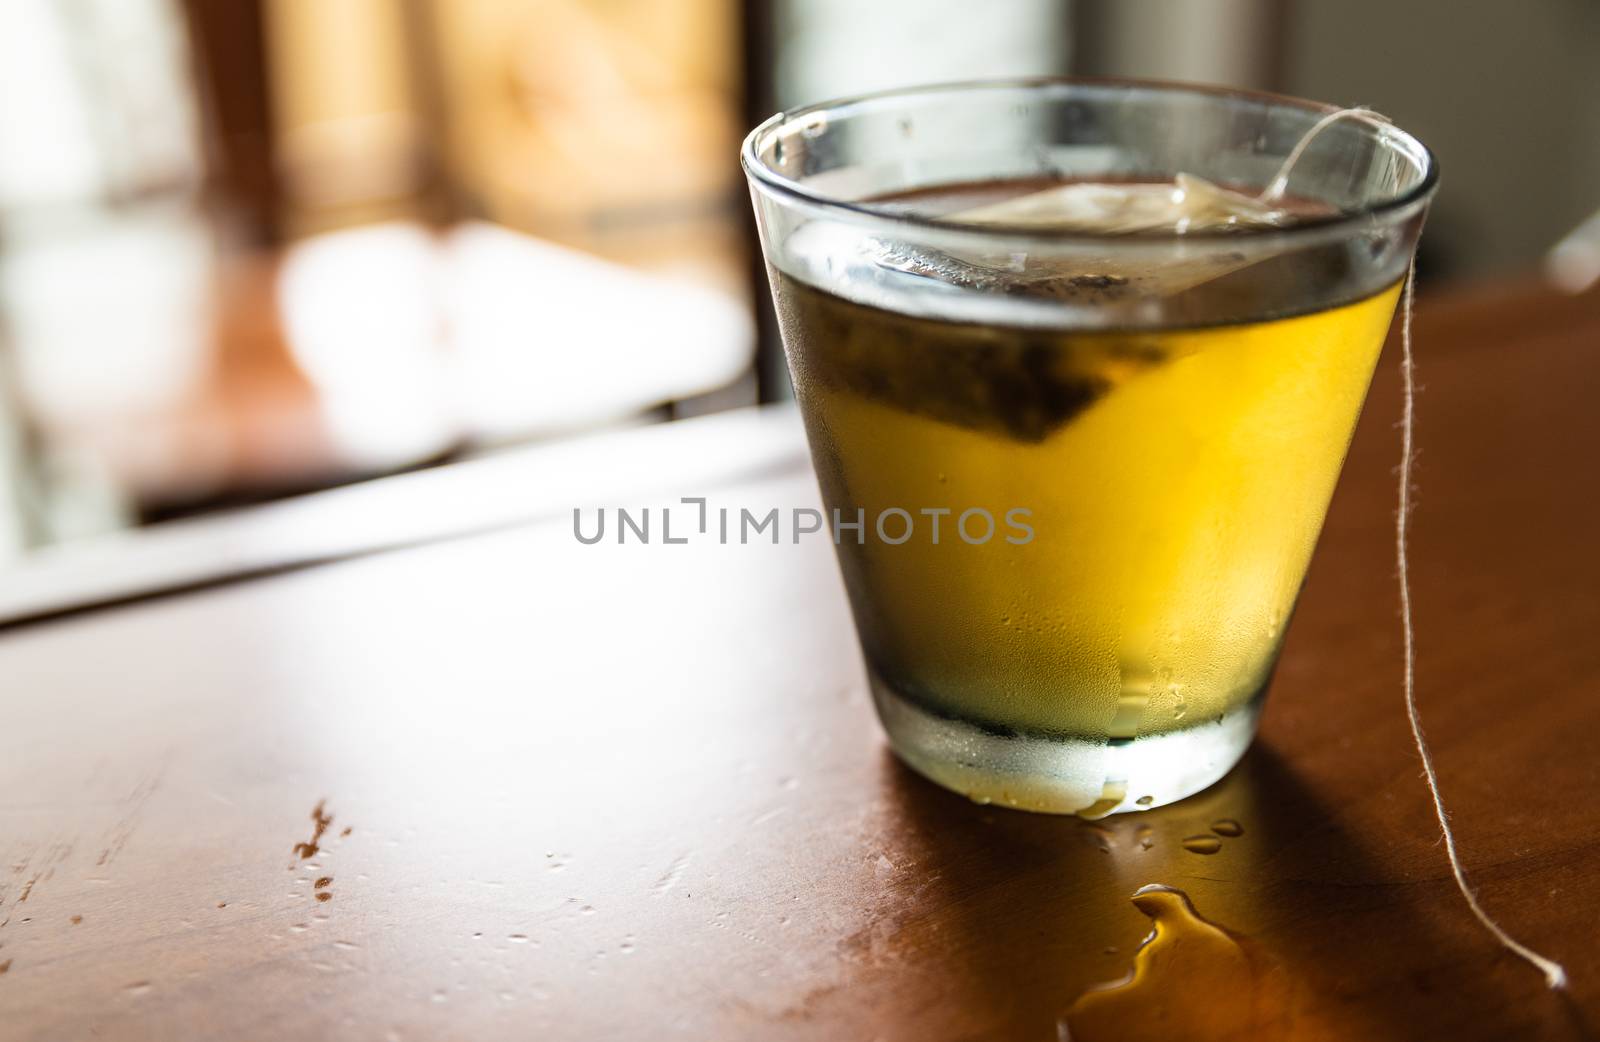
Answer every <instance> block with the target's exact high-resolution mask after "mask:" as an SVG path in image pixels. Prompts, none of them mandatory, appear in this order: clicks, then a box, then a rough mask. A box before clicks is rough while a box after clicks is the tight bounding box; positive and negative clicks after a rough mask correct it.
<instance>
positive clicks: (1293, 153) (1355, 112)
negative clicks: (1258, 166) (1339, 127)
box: [1256, 105, 1394, 203]
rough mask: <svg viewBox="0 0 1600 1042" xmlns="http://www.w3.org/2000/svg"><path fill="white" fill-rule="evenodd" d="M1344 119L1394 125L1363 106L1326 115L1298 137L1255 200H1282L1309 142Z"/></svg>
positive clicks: (1374, 124)
mask: <svg viewBox="0 0 1600 1042" xmlns="http://www.w3.org/2000/svg"><path fill="white" fill-rule="evenodd" d="M1345 119H1353V120H1355V121H1356V122H1358V123H1367V124H1370V125H1371V126H1375V127H1383V126H1392V125H1393V123H1394V121H1393V120H1391V119H1390V118H1389V117H1388V116H1385V115H1384V114H1383V113H1381V112H1375V111H1373V110H1372V109H1369V108H1367V107H1366V106H1365V105H1357V106H1355V107H1354V108H1348V109H1336V110H1334V111H1333V112H1330V113H1328V114H1327V115H1325V116H1323V117H1322V118H1321V119H1319V120H1317V121H1316V122H1315V123H1313V124H1312V125H1311V129H1310V130H1308V131H1306V132H1305V133H1304V134H1302V135H1301V136H1300V140H1299V141H1296V142H1295V144H1294V148H1292V149H1290V150H1289V154H1288V155H1287V156H1285V157H1284V158H1283V165H1282V166H1280V167H1278V172H1277V173H1276V174H1274V175H1273V177H1272V180H1270V181H1268V182H1267V187H1266V188H1264V189H1262V190H1261V194H1260V195H1259V196H1257V197H1256V198H1257V199H1259V200H1260V201H1261V202H1264V203H1270V202H1273V201H1275V200H1277V199H1280V198H1282V197H1283V193H1284V192H1285V191H1286V190H1287V189H1288V187H1289V174H1290V172H1291V171H1293V170H1294V168H1295V164H1297V163H1299V162H1300V157H1301V156H1303V155H1305V151H1306V149H1307V148H1309V147H1310V146H1311V142H1313V141H1315V140H1316V138H1317V135H1319V134H1321V133H1322V132H1323V131H1324V130H1327V129H1328V128H1329V127H1331V126H1333V125H1334V124H1335V123H1338V122H1339V121H1340V120H1345Z"/></svg>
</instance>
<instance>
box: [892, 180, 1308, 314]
mask: <svg viewBox="0 0 1600 1042" xmlns="http://www.w3.org/2000/svg"><path fill="white" fill-rule="evenodd" d="M944 219H945V220H947V221H952V222H958V223H961V224H971V225H973V226H975V227H980V228H981V227H994V226H1000V227H1007V228H1019V229H1051V230H1061V231H1081V232H1088V233H1093V234H1097V235H1107V234H1110V235H1119V236H1120V235H1126V236H1128V237H1129V238H1130V239H1131V240H1133V241H1131V242H1119V243H1116V244H1115V245H1113V246H1107V247H1104V248H1101V249H1096V248H1095V246H1094V245H1093V243H1092V242H1091V243H1085V244H1075V245H1072V246H1071V247H1069V248H1063V249H1060V250H1053V249H1052V250H1042V251H1041V250H1031V251H1017V252H1002V251H1001V250H1000V249H999V248H996V249H993V250H990V249H985V248H954V249H950V250H946V251H934V250H928V249H923V248H917V249H910V248H907V247H904V246H899V245H896V244H892V243H882V244H880V246H879V249H878V254H877V256H876V257H875V258H874V259H875V261H876V262H877V263H878V264H879V265H880V266H882V267H886V268H890V269H892V270H895V271H899V272H902V273H905V274H911V275H921V276H925V277H928V278H932V279H936V280H939V281H942V282H947V283H951V284H953V285H957V286H963V287H966V288H969V289H981V290H989V291H998V292H1002V293H1005V294H1006V295H1008V296H1017V297H1035V298H1041V299H1049V300H1054V301H1058V302H1061V303H1066V304H1078V305H1083V306H1104V305H1108V304H1117V303H1121V302H1124V301H1134V300H1139V299H1151V298H1161V297H1167V296H1172V295H1173V294H1176V293H1181V292H1183V291H1184V290H1187V289H1193V288H1194V287H1195V286H1198V285H1200V284H1202V283H1205V282H1209V281H1211V280H1212V279H1215V278H1220V277H1221V276H1223V275H1226V274H1228V273H1229V272H1232V271H1237V270H1238V269H1240V268H1242V267H1245V266H1247V265H1249V264H1254V263H1256V262H1257V261H1260V260H1263V259H1265V258H1266V257H1267V256H1270V254H1269V253H1266V252H1264V251H1263V250H1262V248H1261V246H1260V244H1259V243H1257V244H1252V245H1251V246H1250V247H1249V248H1248V249H1246V248H1243V247H1244V244H1243V243H1241V248H1239V249H1219V248H1217V246H1216V244H1215V243H1210V244H1208V245H1206V246H1205V247H1204V248H1193V249H1191V248H1187V246H1186V244H1182V243H1179V244H1177V245H1174V244H1173V243H1172V241H1171V240H1170V239H1166V238H1163V239H1161V240H1159V241H1158V240H1155V239H1150V240H1148V241H1147V242H1146V243H1145V244H1140V243H1139V242H1138V241H1137V239H1138V236H1139V235H1140V234H1141V233H1143V234H1147V235H1148V233H1152V232H1175V233H1177V234H1178V235H1183V234H1186V233H1189V232H1194V231H1202V230H1205V231H1214V230H1217V229H1230V230H1237V231H1239V232H1241V233H1244V232H1249V231H1251V230H1259V229H1262V228H1275V227H1282V226H1284V225H1287V224H1289V223H1291V222H1292V221H1293V220H1294V214H1293V213H1292V212H1291V211H1290V210H1289V209H1288V208H1286V207H1284V206H1282V205H1281V204H1276V203H1268V202H1264V201H1262V200H1261V199H1258V198H1255V197H1252V196H1249V195H1245V194H1244V193H1242V192H1235V191H1232V190H1230V189H1227V188H1223V187H1221V186H1220V185H1216V184H1213V183H1212V182H1210V181H1207V180H1206V179H1205V178H1202V177H1197V176H1195V175H1194V174H1185V173H1180V174H1178V175H1177V176H1176V177H1175V178H1173V180H1171V181H1165V182H1155V183H1151V182H1120V183H1119V182H1092V181H1081V182H1072V183H1069V184H1061V185H1053V186H1051V187H1049V188H1045V189H1042V190H1040V191H1037V192H1030V193H1028V194H1026V195H1021V196H1017V197H1016V198H1013V199H1006V200H1003V201H1001V202H998V203H990V204H986V205H984V206H978V207H974V208H972V209H968V210H959V211H956V212H955V213H951V214H946V215H944ZM1241 238H1243V236H1241Z"/></svg>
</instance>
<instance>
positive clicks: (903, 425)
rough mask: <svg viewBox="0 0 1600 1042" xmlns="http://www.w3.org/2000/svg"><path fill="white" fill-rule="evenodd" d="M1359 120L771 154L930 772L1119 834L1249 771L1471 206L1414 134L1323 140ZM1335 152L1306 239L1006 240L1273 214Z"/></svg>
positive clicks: (1135, 103)
mask: <svg viewBox="0 0 1600 1042" xmlns="http://www.w3.org/2000/svg"><path fill="white" fill-rule="evenodd" d="M1330 111H1332V109H1331V107H1330V106H1326V105H1320V104H1316V103H1312V102H1308V101H1300V100H1295V99H1292V98H1285V97H1278V96H1272V95H1265V94H1257V93H1248V92H1243V91H1235V90H1222V89H1212V88H1206V87H1196V86H1180V85H1164V84H1152V83H1138V82H1114V81H1073V80H1027V81H1006V82H979V83H966V84H956V85H947V86H932V87H921V88H915V89H907V90H897V91H890V92H886V93H880V94H872V95H867V96H863V97H856V98H850V99H845V100H840V101H834V102H828V103H825V104H821V105H814V106H810V107H807V108H802V109H798V110H795V111H792V112H785V113H780V114H778V115H776V116H774V117H772V118H771V119H769V120H768V121H766V122H765V123H763V124H762V125H761V126H759V127H757V128H756V129H755V130H754V131H752V132H751V134H750V135H749V137H748V138H747V139H746V140H745V143H744V147H743V150H742V160H743V164H744V168H745V172H746V174H747V177H748V179H749V184H750V189H751V195H752V198H753V200H754V204H755V211H756V217H757V224H758V226H759V229H760V234H761V244H762V249H763V252H764V255H765V258H766V262H767V267H768V272H769V275H770V278H771V282H772V290H773V298H774V301H775V304H776V309H777V315H778V320H779V325H780V327H781V330H782V333H783V339H784V347H785V352H786V356H787V359H788V363H789V371H790V375H791V377H792V379H793V383H794V388H795V393H796V397H797V398H798V400H799V406H800V411H801V414H802V416H803V418H804V421H805V426H806V431H807V436H808V440H809V442H810V447H811V453H812V457H813V460H814V463H815V466H816V471H817V476H818V479H819V482H820V485H821V488H822V493H823V497H824V500H825V505H826V507H827V512H828V515H829V521H830V524H829V530H830V531H831V532H832V534H833V537H834V539H835V542H836V543H837V544H838V558H839V564H840V567H841V570H842V572H843V575H844V579H845V585H846V588H847V590H848V592H849V597H850V603H851V607H852V610H853V613H854V617H855V621H856V629H857V633H858V634H859V637H860V641H861V647H862V650H863V653H864V656H865V661H866V667H867V672H868V676H869V680H870V683H871V687H872V692H873V697H874V701H875V703H876V706H877V710H878V714H879V717H880V719H881V720H882V722H883V725H884V728H885V730H886V731H887V733H888V736H889V741H890V743H891V745H892V746H893V748H894V751H895V752H896V753H897V754H898V755H899V756H900V757H901V758H902V759H903V760H904V761H905V762H906V763H907V764H909V765H910V766H911V767H912V768H914V769H915V770H916V771H918V772H920V773H922V774H923V775H926V776H927V777H928V778H931V779H932V780H934V781H936V782H938V783H939V784H941V785H944V786H947V787H949V788H951V789H954V790H956V791H957V792H961V793H964V794H966V795H968V796H970V797H971V798H972V799H974V800H976V801H978V802H980V803H988V802H994V803H999V804H1005V805H1009V806H1014V807H1021V808H1027V809H1032V810H1040V811H1050V812H1057V813H1078V814H1082V815H1085V816H1100V815H1104V814H1108V813H1114V812H1119V811H1130V810H1139V809H1144V808H1149V807H1156V806H1160V805H1162V804H1165V803H1169V802H1171V801H1173V800H1177V799H1181V798H1182V797H1184V796H1187V795H1189V794H1191V793H1193V792H1196V791H1198V790H1200V789H1202V788H1204V787H1206V786H1207V785H1210V784H1211V783H1212V782H1214V781H1216V780H1217V779H1218V778H1220V777H1221V776H1222V775H1223V774H1225V773H1226V772H1227V771H1228V770H1229V768H1231V767H1232V766H1233V764H1234V763H1235V762H1237V761H1238V759H1239V757H1240V756H1241V755H1243V753H1244V750H1245V748H1246V747H1247V746H1248V745H1249V743H1250V740H1251V738H1252V736H1253V735H1254V732H1255V727H1256V721H1257V718H1258V717H1259V714H1260V711H1261V705H1262V699H1263V696H1264V694H1265V691H1266V688H1267V684H1268V681H1269V679H1270V676H1271V673H1272V669H1273V666H1274V663H1275V662H1276V659H1277V656H1278V651H1279V648H1280V647H1281V645H1282V641H1283V636H1284V631H1285V628H1286V627H1287V625H1288V621H1289V616H1290V614H1291V612H1292V610H1293V608H1294V603H1295V599H1296V597H1297V595H1298V593H1299V590H1300V586H1301V583H1302V580H1303V579H1304V576H1305V572H1306V566H1307V564H1308V562H1309V561H1310V558H1311V554H1312V550H1313V548H1314V546H1315V543H1316V540H1317V536H1318V534H1319V532H1320V530H1321V527H1322V523H1323V517H1324V514H1325V512H1326V509H1327V505H1328V500H1329V497H1330V496H1331V495H1332V493H1333V489H1334V485H1335V482H1336V480H1337V478H1338V474H1339V470H1340V467H1341V466H1342V464H1343V460H1344V455H1345V451H1346V449H1347V447H1348V444H1349V440H1350V435H1351V431H1352V428H1353V427H1354V424H1355V421H1356V418H1357V416H1358V414H1359V412H1360V409H1361V405H1362V402H1363V400H1364V398H1365V395H1366V391H1367V386H1368V384H1369V382H1370V380H1371V376H1372V372H1373V367H1374V365H1375V363H1376V361H1377V357H1378V354H1379V350H1380V348H1381V347H1382V344H1383V341H1384V338H1385V334H1386V332H1387V330H1388V328H1389V324H1390V321H1391V317H1392V315H1393V313H1394V310H1395V305H1396V302H1397V300H1398V298H1399V296H1400V291H1401V285H1402V283H1403V281H1404V278H1405V276H1406V273H1407V270H1408V265H1409V263H1410V260H1411V256H1412V252H1413V249H1414V247H1415V245H1416V241H1417V236H1418V234H1419V232H1420V230H1421V226H1422V221H1423V216H1424V212H1425V210H1426V207H1427V204H1428V201H1429V199H1430V197H1431V196H1432V193H1433V190H1434V186H1435V183H1436V181H1437V169H1436V164H1435V162H1434V160H1433V158H1432V156H1431V155H1430V154H1429V152H1428V150H1427V149H1426V148H1425V147H1424V146H1423V145H1422V144H1421V143H1420V142H1418V141H1417V139H1416V138H1414V137H1412V136H1411V135H1410V134H1407V133H1405V132H1404V131H1402V130H1400V129H1398V128H1396V127H1394V126H1392V125H1388V124H1386V123H1382V122H1379V121H1376V120H1372V119H1368V118H1359V117H1358V118H1350V119H1340V120H1336V121H1333V122H1330V123H1328V124H1327V125H1326V126H1324V127H1322V128H1321V129H1320V130H1319V131H1318V132H1317V133H1316V134H1314V135H1312V136H1310V137H1309V138H1308V137H1307V133H1308V131H1310V130H1311V129H1312V128H1313V127H1314V126H1316V125H1317V124H1318V122H1319V121H1320V120H1322V118H1323V117H1324V116H1325V115H1327V114H1328V113H1329V112H1330ZM1302 141H1304V147H1303V149H1302V151H1301V153H1300V154H1299V155H1298V156H1297V157H1296V159H1295V161H1294V163H1293V164H1292V166H1291V167H1290V168H1289V169H1288V170H1287V180H1286V190H1285V191H1284V192H1283V193H1282V196H1281V198H1277V199H1275V204H1276V205H1278V206H1279V207H1280V208H1281V213H1280V215H1279V217H1278V218H1277V219H1275V223H1259V222H1250V221H1244V222H1231V223H1230V222H1225V221H1224V222H1219V221H1215V220H1212V221H1196V222H1194V223H1192V224H1190V225H1188V226H1179V225H1178V224H1168V225H1165V226H1161V227H1154V228H1140V229H1136V230H1133V231H1126V230H1117V229H1115V228H1113V227H1111V226H1106V227H1099V226H1095V225H1092V224H1091V225H1090V226H1088V227H1084V226H1083V222H1081V221H1080V222H1078V225H1076V226H1073V227H1063V226H1060V225H1052V224H1051V223H1050V222H1049V220H1048V219H1046V220H1043V221H1041V220H1039V219H1038V218H1037V213H1032V211H1030V210H1029V209H1028V207H1027V206H1026V205H1024V206H1022V207H1021V208H1020V209H1018V208H1016V204H1013V210H1012V211H1009V212H1011V213H1013V214H1014V215H1015V216H1013V217H1009V218H1008V217H1006V216H1004V214H1005V213H1006V212H1008V211H1005V210H1004V209H1002V210H999V211H997V210H994V209H992V207H993V205H994V204H995V203H996V202H997V201H1003V200H1007V199H1020V198H1021V197H1022V196H1024V195H1026V194H1028V193H1030V192H1043V191H1045V190H1046V189H1049V188H1051V187H1052V186H1060V185H1062V184H1063V183H1073V182H1079V183H1084V182H1086V183H1095V184H1101V185H1105V186H1108V187H1107V188H1106V189H1105V191H1110V192H1113V193H1116V192H1118V191H1131V190H1132V188H1130V186H1137V185H1141V184H1143V185H1150V184H1154V183H1172V184H1176V183H1178V182H1177V181H1175V178H1178V175H1186V176H1189V177H1199V178H1203V179H1205V181H1206V182H1209V183H1211V184H1214V185H1217V186H1221V187H1222V188H1223V189H1225V190H1227V191H1231V192H1234V193H1239V195H1242V196H1250V197H1256V196H1259V195H1260V194H1261V193H1263V192H1265V191H1267V189H1268V187H1269V185H1271V184H1272V182H1273V181H1274V179H1275V178H1276V177H1277V175H1278V174H1279V172H1280V169H1281V168H1282V167H1283V165H1284V161H1285V159H1286V157H1287V156H1288V155H1289V154H1290V153H1291V151H1293V150H1295V147H1296V145H1297V144H1300V143H1301V142H1302ZM1119 186H1121V187H1120V188H1119ZM1238 197H1239V196H1231V197H1229V198H1235V199H1237V198H1238ZM1039 198H1046V197H1044V196H1040V197H1039ZM1267 198H1272V197H1271V196H1270V195H1269V196H1268V197H1267ZM986 207H987V208H989V209H985V208H986ZM1034 209H1035V210H1037V207H1036V208H1034ZM1046 209H1048V208H1046ZM996 213H999V214H1001V216H1000V217H998V218H997V217H996V216H995V215H996ZM1030 213H1032V216H1031V217H1030V216H1029V214H1030ZM980 218H981V219H980Z"/></svg>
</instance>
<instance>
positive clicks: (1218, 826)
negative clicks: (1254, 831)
mask: <svg viewBox="0 0 1600 1042" xmlns="http://www.w3.org/2000/svg"><path fill="white" fill-rule="evenodd" d="M1211 831H1212V832H1215V833H1216V834H1217V835H1219V836H1227V837H1229V838H1230V839H1231V838H1232V837H1234V836H1242V835H1244V826H1243V825H1241V824H1239V823H1238V822H1237V821H1234V820H1233V819H1232V818H1218V819H1217V820H1216V821H1213V822H1212V823H1211Z"/></svg>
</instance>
